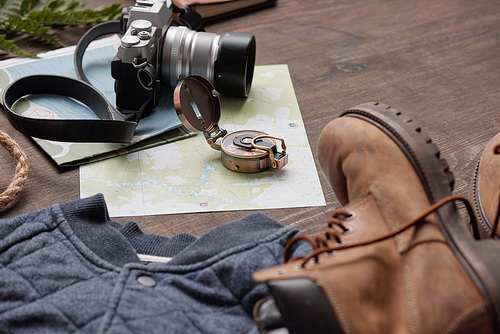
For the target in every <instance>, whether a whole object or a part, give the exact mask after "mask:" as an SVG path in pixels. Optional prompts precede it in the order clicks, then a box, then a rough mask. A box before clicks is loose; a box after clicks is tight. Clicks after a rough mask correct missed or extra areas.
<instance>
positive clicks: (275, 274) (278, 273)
mask: <svg viewBox="0 0 500 334" xmlns="http://www.w3.org/2000/svg"><path fill="white" fill-rule="evenodd" d="M285 275H286V270H278V271H275V272H274V276H276V277H280V276H285Z"/></svg>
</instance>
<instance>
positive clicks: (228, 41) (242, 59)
mask: <svg viewBox="0 0 500 334" xmlns="http://www.w3.org/2000/svg"><path fill="white" fill-rule="evenodd" d="M254 67H255V36H254V35H250V34H238V33H225V34H223V35H221V37H220V39H219V50H218V54H217V60H216V61H215V64H214V86H215V89H216V90H217V91H218V92H219V93H222V94H227V95H233V96H240V97H247V96H248V94H249V93H250V88H251V87H252V79H253V72H254Z"/></svg>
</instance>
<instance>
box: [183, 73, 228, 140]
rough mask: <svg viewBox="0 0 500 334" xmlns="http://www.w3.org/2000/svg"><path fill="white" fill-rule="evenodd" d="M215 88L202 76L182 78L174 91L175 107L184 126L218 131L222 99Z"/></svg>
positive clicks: (197, 129)
mask: <svg viewBox="0 0 500 334" xmlns="http://www.w3.org/2000/svg"><path fill="white" fill-rule="evenodd" d="M214 92H215V88H214V86H213V85H212V84H211V83H210V81H208V80H207V79H205V78H204V77H202V76H199V75H190V76H188V77H186V78H182V80H180V81H179V83H178V84H177V86H176V87H175V90H174V107H175V111H176V112H177V116H178V117H179V119H180V120H181V122H182V124H184V126H185V127H187V128H188V129H190V130H194V131H202V132H208V133H212V132H214V131H216V130H218V123H219V119H220V99H219V96H218V95H216V94H214Z"/></svg>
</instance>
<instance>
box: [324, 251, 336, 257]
mask: <svg viewBox="0 0 500 334" xmlns="http://www.w3.org/2000/svg"><path fill="white" fill-rule="evenodd" d="M335 255H337V252H336V251H334V250H333V251H329V252H323V256H324V257H333V256H335Z"/></svg>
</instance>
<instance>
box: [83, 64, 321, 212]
mask: <svg viewBox="0 0 500 334" xmlns="http://www.w3.org/2000/svg"><path fill="white" fill-rule="evenodd" d="M221 106H222V110H221V119H220V121H219V126H220V127H221V128H224V129H226V130H227V131H228V132H233V131H237V130H242V129H246V130H258V131H263V132H266V133H268V134H270V135H273V136H277V137H281V138H283V139H284V140H285V143H286V147H287V149H286V152H287V153H288V155H289V161H288V164H287V165H286V166H285V167H284V168H283V169H281V170H276V169H268V170H265V171H262V172H259V173H248V174H244V173H237V172H233V171H230V170H228V169H226V168H225V167H224V166H223V165H222V163H221V157H220V151H217V150H214V149H212V148H211V147H210V146H209V145H208V144H207V143H206V140H205V138H204V136H203V134H197V135H196V136H192V137H188V138H185V139H182V140H179V141H175V142H172V143H169V144H165V145H161V146H158V147H154V148H150V149H146V150H142V151H139V152H134V153H130V154H127V155H123V156H119V157H115V158H112V159H108V160H104V161H99V162H95V163H91V164H88V165H85V166H81V167H80V187H81V191H80V194H81V197H82V198H83V197H88V196H91V195H93V194H96V193H102V194H104V196H105V198H106V202H107V205H108V209H109V212H110V215H111V216H113V217H117V216H138V215H156V214H169V213H185V212H204V211H226V210H247V209H268V208H286V207H305V206H322V205H325V199H324V196H323V191H322V189H321V185H320V182H319V178H318V174H317V171H316V167H315V164H314V160H313V157H312V153H311V148H310V146H309V142H308V139H307V135H306V131H305V128H304V124H303V121H302V117H301V114H300V110H299V106H298V104H297V100H296V97H295V92H294V90H293V85H292V81H291V78H290V74H289V72H288V67H287V66H286V65H269V66H256V68H255V74H254V79H253V85H252V90H251V92H250V95H249V97H248V98H246V99H244V98H243V99H241V98H239V99H238V98H228V97H226V96H222V97H221Z"/></svg>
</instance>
